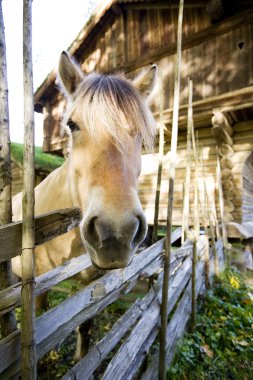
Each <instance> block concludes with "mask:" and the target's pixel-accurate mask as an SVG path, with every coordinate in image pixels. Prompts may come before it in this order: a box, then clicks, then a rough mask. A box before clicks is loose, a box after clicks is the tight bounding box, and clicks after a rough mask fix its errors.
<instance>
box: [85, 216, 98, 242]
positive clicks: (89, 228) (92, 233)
mask: <svg viewBox="0 0 253 380" xmlns="http://www.w3.org/2000/svg"><path fill="white" fill-rule="evenodd" d="M96 219H97V217H96V216H94V217H92V218H90V219H89V220H88V221H87V222H86V223H85V225H84V237H85V239H86V240H88V241H89V240H92V241H95V240H97V239H98V237H99V236H98V233H97V230H96V227H95V222H96Z"/></svg>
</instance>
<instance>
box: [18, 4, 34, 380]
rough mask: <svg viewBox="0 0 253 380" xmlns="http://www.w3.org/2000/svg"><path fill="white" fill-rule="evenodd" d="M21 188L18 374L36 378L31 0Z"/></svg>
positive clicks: (26, 17)
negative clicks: (19, 364)
mask: <svg viewBox="0 0 253 380" xmlns="http://www.w3.org/2000/svg"><path fill="white" fill-rule="evenodd" d="M23 71H24V162H23V165H24V177H23V178H24V180H23V182H24V185H23V186H24V187H23V200H22V210H23V228H22V293H21V305H22V309H21V310H22V314H21V317H22V318H21V348H22V352H21V370H22V378H23V379H25V380H28V379H31V380H32V379H33V380H35V379H36V377H37V373H36V372H37V360H36V342H35V327H34V326H35V281H34V102H33V71H32V0H23Z"/></svg>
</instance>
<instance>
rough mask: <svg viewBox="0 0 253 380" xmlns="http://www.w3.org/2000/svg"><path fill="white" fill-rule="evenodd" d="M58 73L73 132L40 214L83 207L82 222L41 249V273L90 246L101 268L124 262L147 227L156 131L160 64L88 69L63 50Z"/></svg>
mask: <svg viewBox="0 0 253 380" xmlns="http://www.w3.org/2000/svg"><path fill="white" fill-rule="evenodd" d="M58 76H59V82H60V87H61V89H62V91H63V94H64V95H65V96H66V99H67V107H66V111H65V115H64V117H63V120H62V126H63V128H64V130H65V131H66V132H67V133H68V135H69V146H70V148H69V155H68V158H67V160H66V161H65V163H64V164H63V165H62V166H61V167H60V168H58V169H56V170H54V171H53V172H52V173H51V174H50V175H49V176H48V177H47V178H46V179H45V180H44V181H43V182H41V183H40V184H39V185H38V186H37V187H36V188H35V215H39V214H44V213H47V212H50V211H54V210H57V209H62V208H68V207H79V208H80V209H81V212H82V220H81V222H80V226H79V228H75V229H73V230H71V231H69V232H67V233H66V234H64V235H62V236H59V237H57V238H55V239H53V240H51V241H49V242H47V243H45V244H43V245H41V246H39V247H37V248H36V249H35V271H36V275H37V276H39V275H41V274H42V273H45V272H47V271H49V270H50V269H52V268H54V267H56V266H58V265H60V264H62V263H63V262H64V261H66V260H69V259H71V258H72V257H76V256H79V255H81V254H83V252H84V250H85V251H86V252H87V253H88V254H89V255H90V258H91V261H92V263H93V265H94V268H101V269H113V268H124V267H126V266H128V265H129V264H130V263H131V260H132V258H133V256H134V254H135V253H136V250H137V248H138V246H139V245H140V243H141V242H142V241H143V239H144V238H145V235H146V232H147V223H146V219H145V215H144V212H143V209H142V207H141V203H140V200H139V197H138V189H137V184H138V176H139V174H140V171H141V150H142V145H144V146H145V147H147V148H148V149H150V148H151V147H152V145H153V141H154V137H155V132H156V123H155V120H154V118H153V115H152V113H151V111H150V109H149V107H148V104H147V101H146V98H148V97H149V96H150V93H151V92H152V88H153V87H154V83H155V81H156V77H157V67H156V66H155V65H153V66H152V67H151V68H150V69H149V70H147V71H145V72H142V73H141V74H140V75H139V76H137V78H136V79H134V80H133V81H130V80H127V79H126V78H125V77H124V76H123V75H122V74H117V75H109V74H108V75H101V74H97V73H91V74H87V75H85V74H84V73H83V71H82V70H81V68H80V67H79V65H78V64H77V63H76V62H75V61H74V60H73V59H72V58H71V57H70V55H69V54H68V53H67V52H62V54H61V57H60V61H59V69H58ZM21 200H22V194H18V195H16V196H15V197H14V198H13V220H15V221H17V220H21V219H22V202H21ZM12 268H13V272H14V273H15V274H16V275H17V276H19V277H21V262H20V256H17V257H15V258H14V259H13V260H12ZM45 300H46V294H45V295H43V297H40V298H39V299H38V300H37V305H38V306H39V307H42V305H43V304H44V305H45V302H46V301H45ZM81 351H84V350H82V349H81ZM80 356H83V354H80Z"/></svg>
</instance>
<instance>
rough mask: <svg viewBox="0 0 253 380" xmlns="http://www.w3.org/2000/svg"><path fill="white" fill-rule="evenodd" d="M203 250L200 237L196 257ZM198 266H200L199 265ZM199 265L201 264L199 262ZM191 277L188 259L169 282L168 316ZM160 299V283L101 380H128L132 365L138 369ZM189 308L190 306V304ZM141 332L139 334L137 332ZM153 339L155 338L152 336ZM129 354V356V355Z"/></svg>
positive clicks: (157, 317)
mask: <svg viewBox="0 0 253 380" xmlns="http://www.w3.org/2000/svg"><path fill="white" fill-rule="evenodd" d="M204 248H205V239H204V238H203V237H201V238H200V239H199V241H198V256H199V255H200V256H202V255H203V251H204ZM199 265H200V264H199ZM201 265H202V266H203V263H202V261H201ZM190 276H191V259H190V258H188V259H187V260H186V261H185V263H184V265H183V267H182V268H181V269H180V271H178V272H177V274H176V276H175V278H174V279H173V280H172V281H170V285H169V301H168V310H167V314H169V313H170V312H171V311H172V309H173V307H174V306H175V304H176V302H177V300H178V297H179V296H180V294H181V293H182V291H183V289H184V287H185V286H186V284H187V282H188V281H189V279H190ZM161 298H162V289H161V283H160V288H159V292H158V296H157V299H155V300H154V301H153V302H152V304H151V305H150V306H149V308H148V309H147V310H145V313H143V316H142V318H141V319H140V321H139V322H138V323H137V324H136V326H135V327H134V329H133V330H132V332H131V334H130V335H129V336H128V338H127V339H126V340H125V342H124V343H123V344H122V346H121V347H120V349H119V351H118V352H117V354H116V355H115V356H114V358H113V359H112V361H111V362H110V364H109V365H108V367H107V370H106V372H105V374H104V376H103V380H109V379H112V378H113V377H115V378H117V379H122V380H123V379H130V377H129V372H134V371H133V365H134V363H135V365H137V367H136V370H137V368H138V365H139V362H138V361H137V360H136V358H137V356H139V360H141V358H142V355H139V353H140V351H142V350H143V351H144V350H146V347H145V346H144V343H145V341H147V340H148V338H149V335H150V334H152V332H153V331H154V328H155V327H156V326H157V324H158V321H159V316H160V303H161ZM190 307H191V304H190ZM140 331H141V332H142V333H141V334H140V333H138V332H140ZM154 339H155V336H154ZM129 353H131V355H129Z"/></svg>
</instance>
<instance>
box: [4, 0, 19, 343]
mask: <svg viewBox="0 0 253 380" xmlns="http://www.w3.org/2000/svg"><path fill="white" fill-rule="evenodd" d="M0 41H1V43H0V68H1V69H0V199H1V201H0V225H2V224H7V223H11V220H12V207H11V158H10V131H9V104H8V82H7V63H6V51H5V34H4V19H3V12H2V1H0ZM12 282H13V281H12V270H11V261H10V260H8V261H6V262H4V263H2V264H0V290H1V289H5V288H7V287H8V286H10V285H12ZM15 328H16V322H15V318H14V313H13V312H10V313H7V314H6V315H5V316H3V317H1V318H0V331H1V333H0V336H1V337H2V338H3V337H5V336H7V335H9V334H10V333H11V332H12V331H13V330H15Z"/></svg>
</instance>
